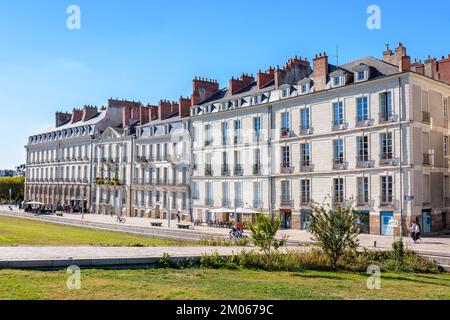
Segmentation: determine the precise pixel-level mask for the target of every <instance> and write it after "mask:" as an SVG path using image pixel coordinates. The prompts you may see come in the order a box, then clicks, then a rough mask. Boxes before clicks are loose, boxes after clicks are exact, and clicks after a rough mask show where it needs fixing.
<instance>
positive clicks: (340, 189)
mask: <svg viewBox="0 0 450 320" xmlns="http://www.w3.org/2000/svg"><path fill="white" fill-rule="evenodd" d="M333 196H334V198H333V202H334V203H335V204H342V203H344V179H343V178H337V179H333Z"/></svg>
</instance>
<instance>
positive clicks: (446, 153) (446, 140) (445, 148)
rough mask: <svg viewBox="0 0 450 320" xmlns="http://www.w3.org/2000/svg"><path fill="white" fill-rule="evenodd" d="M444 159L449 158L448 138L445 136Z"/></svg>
mask: <svg viewBox="0 0 450 320" xmlns="http://www.w3.org/2000/svg"><path fill="white" fill-rule="evenodd" d="M444 157H448V136H444Z"/></svg>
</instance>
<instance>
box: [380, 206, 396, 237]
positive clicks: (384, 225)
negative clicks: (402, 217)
mask: <svg viewBox="0 0 450 320" xmlns="http://www.w3.org/2000/svg"><path fill="white" fill-rule="evenodd" d="M393 217H394V213H393V212H392V211H383V212H381V235H383V236H392V235H394V232H393V231H394V229H393V228H392V227H390V226H389V222H390V221H391V220H392V218H393Z"/></svg>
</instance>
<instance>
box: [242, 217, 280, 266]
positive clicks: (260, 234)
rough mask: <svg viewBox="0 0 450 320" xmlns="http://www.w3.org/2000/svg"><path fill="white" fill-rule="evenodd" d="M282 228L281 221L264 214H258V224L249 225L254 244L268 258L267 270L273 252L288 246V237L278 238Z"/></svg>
mask: <svg viewBox="0 0 450 320" xmlns="http://www.w3.org/2000/svg"><path fill="white" fill-rule="evenodd" d="M280 226H281V222H280V219H278V218H276V219H272V218H269V217H267V216H266V215H265V214H264V213H262V212H259V213H257V214H256V222H255V223H252V224H250V225H249V229H250V231H251V233H252V240H253V243H254V244H255V246H257V247H260V248H261V251H262V252H263V253H264V256H265V258H266V268H268V267H269V266H270V263H271V256H272V252H273V251H276V250H278V249H279V248H280V247H282V246H284V245H285V244H286V240H287V238H286V237H283V238H281V239H277V238H276V234H277V232H278V230H279V229H280Z"/></svg>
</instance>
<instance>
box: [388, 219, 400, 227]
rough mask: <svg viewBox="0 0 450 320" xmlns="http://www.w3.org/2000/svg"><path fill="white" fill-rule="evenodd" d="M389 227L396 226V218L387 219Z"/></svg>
mask: <svg viewBox="0 0 450 320" xmlns="http://www.w3.org/2000/svg"><path fill="white" fill-rule="evenodd" d="M389 227H391V228H398V220H394V219H392V220H390V221H389Z"/></svg>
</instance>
